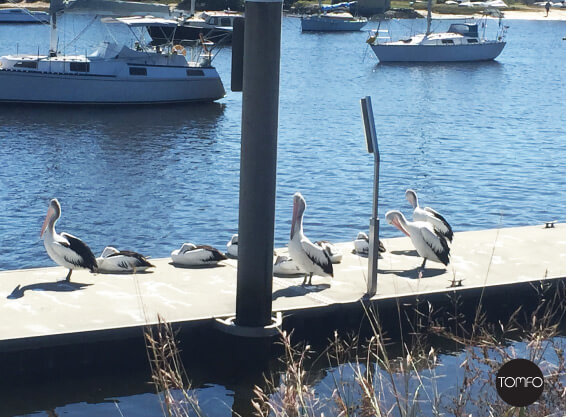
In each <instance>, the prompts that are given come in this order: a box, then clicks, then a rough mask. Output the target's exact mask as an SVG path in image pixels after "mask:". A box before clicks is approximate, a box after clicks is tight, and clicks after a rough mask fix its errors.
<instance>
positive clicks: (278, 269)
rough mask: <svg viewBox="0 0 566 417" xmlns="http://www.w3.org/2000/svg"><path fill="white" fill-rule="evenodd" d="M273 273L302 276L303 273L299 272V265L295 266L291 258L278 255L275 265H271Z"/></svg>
mask: <svg viewBox="0 0 566 417" xmlns="http://www.w3.org/2000/svg"><path fill="white" fill-rule="evenodd" d="M273 273H274V274H277V275H297V274H301V275H304V271H303V270H301V268H300V267H299V265H297V264H296V263H295V261H293V260H292V259H291V258H289V257H288V256H284V255H279V256H277V258H276V259H275V263H274V264H273Z"/></svg>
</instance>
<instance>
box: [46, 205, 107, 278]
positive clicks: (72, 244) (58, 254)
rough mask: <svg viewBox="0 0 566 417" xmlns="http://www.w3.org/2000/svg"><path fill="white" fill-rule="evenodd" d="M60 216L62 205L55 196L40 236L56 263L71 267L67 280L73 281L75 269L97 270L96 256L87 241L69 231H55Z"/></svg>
mask: <svg viewBox="0 0 566 417" xmlns="http://www.w3.org/2000/svg"><path fill="white" fill-rule="evenodd" d="M59 217H61V205H60V204H59V201H57V199H56V198H54V199H53V200H51V202H50V203H49V209H48V210H47V216H46V217H45V221H44V222H43V226H41V234H40V237H41V238H42V239H43V244H44V245H45V249H46V250H47V254H48V255H49V257H50V258H51V259H53V261H55V263H56V264H58V265H61V266H63V267H65V268H69V273H68V274H67V277H66V278H65V281H67V282H70V281H71V274H72V273H73V270H74V269H90V272H97V270H98V265H97V263H96V258H95V257H94V254H93V253H92V251H91V250H90V248H89V247H88V245H87V244H86V243H84V242H83V241H82V240H80V239H79V238H77V237H75V236H73V235H70V234H68V233H61V234H58V233H57V232H56V231H55V223H57V220H58V219H59Z"/></svg>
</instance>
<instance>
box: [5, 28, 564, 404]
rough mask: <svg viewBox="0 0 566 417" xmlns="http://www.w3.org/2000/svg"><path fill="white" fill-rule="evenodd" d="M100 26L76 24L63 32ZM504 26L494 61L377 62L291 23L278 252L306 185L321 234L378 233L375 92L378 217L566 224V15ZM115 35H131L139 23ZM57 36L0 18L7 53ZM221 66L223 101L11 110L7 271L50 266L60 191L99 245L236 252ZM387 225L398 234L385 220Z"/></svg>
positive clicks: (225, 57)
mask: <svg viewBox="0 0 566 417" xmlns="http://www.w3.org/2000/svg"><path fill="white" fill-rule="evenodd" d="M88 21H89V19H86V18H84V17H75V18H66V19H65V21H64V22H63V24H62V27H63V33H64V36H63V37H64V40H65V42H69V41H71V40H72V39H73V38H74V37H75V36H76V35H77V34H78V33H79V32H80V31H81V30H82V29H83V28H84V26H85V24H86V23H88ZM423 24H424V22H422V21H420V22H417V23H415V22H410V21H403V22H395V23H394V26H395V25H397V29H398V30H406V29H407V28H408V27H409V26H412V27H411V28H410V29H412V30H415V28H417V27H418V26H419V25H423ZM506 24H507V25H509V26H510V29H509V32H508V37H507V39H508V45H507V46H506V48H505V49H504V51H503V53H502V54H501V56H500V57H499V58H498V59H497V61H495V62H489V63H474V64H456V65H454V64H452V65H448V64H436V65H379V64H378V63H377V59H376V58H375V57H374V56H373V54H372V52H371V51H370V50H369V49H368V47H367V45H366V44H365V42H364V41H365V39H366V37H367V35H366V33H364V32H359V33H346V34H301V33H300V23H299V21H298V20H297V19H294V18H285V19H284V20H283V41H282V52H281V90H280V113H279V121H280V123H279V149H278V166H277V203H276V225H275V229H276V230H275V240H276V241H275V244H276V246H283V245H285V244H286V242H287V239H288V233H289V228H290V220H291V205H292V195H293V193H294V192H295V191H301V192H302V193H303V195H304V196H305V198H306V200H307V203H308V208H307V211H306V213H305V232H306V234H307V236H309V237H311V238H312V239H322V238H325V239H330V240H334V241H345V240H351V239H354V238H355V236H356V234H357V232H358V231H359V230H365V229H367V227H368V219H369V216H370V213H371V201H372V197H371V196H372V178H373V157H372V156H371V155H368V154H367V152H366V149H365V139H364V136H363V129H362V122H361V116H360V104H359V99H360V98H361V97H364V96H371V97H372V101H373V108H374V112H375V121H376V128H377V132H378V136H379V141H380V151H381V158H382V163H381V183H380V208H379V211H380V216H383V215H384V214H385V212H386V211H387V210H390V209H402V210H403V211H405V213H409V208H410V207H409V205H408V203H407V202H406V200H405V199H404V191H405V189H406V188H409V187H411V188H414V189H416V190H417V191H418V193H419V197H420V199H421V202H422V203H423V204H424V205H430V206H432V207H434V208H436V209H437V210H439V211H441V212H442V213H443V214H444V215H445V216H446V217H447V219H448V220H449V221H450V222H451V224H452V225H453V227H454V229H455V230H456V231H465V230H476V229H483V228H495V227H506V226H524V225H531V224H536V223H541V222H543V221H547V220H559V221H564V219H565V218H566V205H565V204H564V202H565V201H566V191H565V187H564V172H565V171H564V168H563V161H564V160H566V147H565V146H564V143H566V124H565V122H566V109H565V105H566V103H565V100H564V88H563V80H564V74H563V72H564V68H563V66H564V62H566V41H563V40H562V38H563V37H564V36H566V22H552V21H542V22H541V21H533V22H528V21H506ZM437 25H438V26H437V27H438V28H439V29H442V28H444V27H447V26H448V23H447V22H443V23H439V24H437ZM444 25H445V26H444ZM376 26H377V24H376V23H371V24H370V25H369V27H368V28H376ZM114 36H116V37H117V38H119V39H121V40H123V41H127V42H131V41H133V40H134V37H133V36H132V35H130V34H129V32H128V31H127V30H119V31H118V33H117V34H115V35H114ZM104 38H106V39H110V35H108V34H107V33H106V31H105V30H104V29H102V28H101V27H100V26H99V25H98V24H96V23H95V24H93V26H92V27H91V28H90V29H89V30H88V31H86V32H85V34H84V39H83V38H81V39H80V40H79V41H77V42H75V43H74V44H73V45H72V46H69V47H66V48H65V50H66V52H67V53H69V52H75V51H76V52H79V53H82V52H84V50H85V49H90V48H91V47H93V46H95V45H96V44H97V43H98V41H99V40H100V39H104ZM47 40H48V29H47V28H44V27H40V26H33V27H30V26H2V27H0V52H1V53H14V52H16V50H18V51H19V52H31V53H35V52H37V50H38V47H39V48H40V50H41V51H42V52H45V51H46V49H47ZM214 63H215V65H216V67H217V69H218V71H219V73H220V75H221V77H222V79H223V81H224V83H225V86H226V89H227V95H226V97H225V98H224V99H222V100H220V101H218V102H217V103H215V104H210V105H188V106H169V107H146V108H111V109H107V108H106V109H105V108H76V107H64V108H46V107H25V106H14V105H6V106H2V107H1V108H0V213H2V214H1V216H0V269H3V270H7V269H15V268H28V267H39V266H51V265H53V262H52V261H51V260H50V259H49V258H48V256H47V254H46V253H45V250H44V248H43V245H42V242H41V241H40V240H39V232H40V227H41V224H42V221H43V218H44V216H45V214H46V211H47V207H48V203H49V200H50V199H51V198H54V197H56V198H58V199H59V201H60V202H61V205H62V217H61V219H60V221H59V223H58V230H59V231H67V232H69V233H72V234H74V235H76V236H79V237H80V238H82V239H83V240H85V241H86V242H87V243H88V244H89V245H90V246H91V248H92V249H93V250H94V252H95V253H99V252H100V251H101V250H102V249H103V248H104V247H105V246H106V245H110V244H111V245H113V246H116V247H118V248H122V249H130V250H136V251H139V252H142V253H144V254H146V255H150V256H152V257H166V256H168V255H169V254H170V252H171V250H173V249H175V248H178V247H179V246H180V245H181V244H182V243H183V242H187V241H192V242H196V243H207V244H211V245H215V246H218V247H219V248H221V249H224V248H225V246H224V245H225V243H226V242H227V241H228V240H229V238H230V236H231V234H233V233H236V232H237V219H238V185H239V178H238V172H239V150H240V119H241V94H240V93H232V92H231V91H229V86H230V85H229V82H230V49H229V48H227V49H224V50H222V51H221V52H220V53H219V55H218V56H217V57H216V59H215V61H214ZM381 232H382V235H383V236H386V237H391V236H397V235H398V232H397V231H396V230H395V229H393V228H391V227H389V226H388V225H386V224H384V223H382V227H381ZM202 391H203V394H202V395H204V398H207V395H209V396H211V397H212V398H217V397H219V398H220V399H221V400H222V401H223V402H225V403H227V404H228V405H227V406H222V407H219V406H216V407H212V409H213V410H214V411H211V413H213V414H211V415H228V410H229V407H230V404H231V401H232V400H231V396H230V395H231V392H232V391H230V390H229V389H226V388H225V387H222V386H218V385H207V386H204V388H202ZM150 399H151V401H154V404H155V405H154V410H155V413H157V412H159V405H158V403H157V399H156V398H154V397H153V396H150ZM211 401H212V404H216V402H215V401H213V400H211ZM120 402H121V403H122V405H124V404H130V405H131V406H132V407H133V408H134V409H135V408H136V407H137V408H138V411H136V412H135V413H134V412H130V413H126V415H142V414H141V410H142V409H145V407H146V405H145V403H146V402H148V396H147V395H146V394H144V395H140V396H133V397H127V398H122V399H120ZM105 407H108V410H107V411H108V412H107V411H106V408H105ZM77 410H81V412H82V413H90V415H100V413H104V415H118V411H117V410H116V409H115V406H114V405H113V404H112V403H108V402H107V403H103V404H96V405H94V404H86V403H80V402H78V403H75V404H72V405H68V406H66V407H63V408H62V411H68V412H69V413H70V414H73V413H74V412H77ZM110 410H114V411H113V412H112V413H111V412H110ZM122 411H123V410H122ZM83 415H86V414H83ZM144 415H146V414H144ZM147 415H149V414H147ZM153 415H155V414H153Z"/></svg>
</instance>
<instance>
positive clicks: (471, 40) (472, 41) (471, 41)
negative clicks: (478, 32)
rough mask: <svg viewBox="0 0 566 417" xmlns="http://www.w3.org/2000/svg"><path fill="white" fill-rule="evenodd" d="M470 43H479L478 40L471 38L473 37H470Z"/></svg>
mask: <svg viewBox="0 0 566 417" xmlns="http://www.w3.org/2000/svg"><path fill="white" fill-rule="evenodd" d="M468 43H478V40H477V39H474V38H471V39H468Z"/></svg>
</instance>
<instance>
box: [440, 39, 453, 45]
mask: <svg viewBox="0 0 566 417" xmlns="http://www.w3.org/2000/svg"><path fill="white" fill-rule="evenodd" d="M442 43H443V44H445V45H453V44H454V41H453V40H452V39H442Z"/></svg>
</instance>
